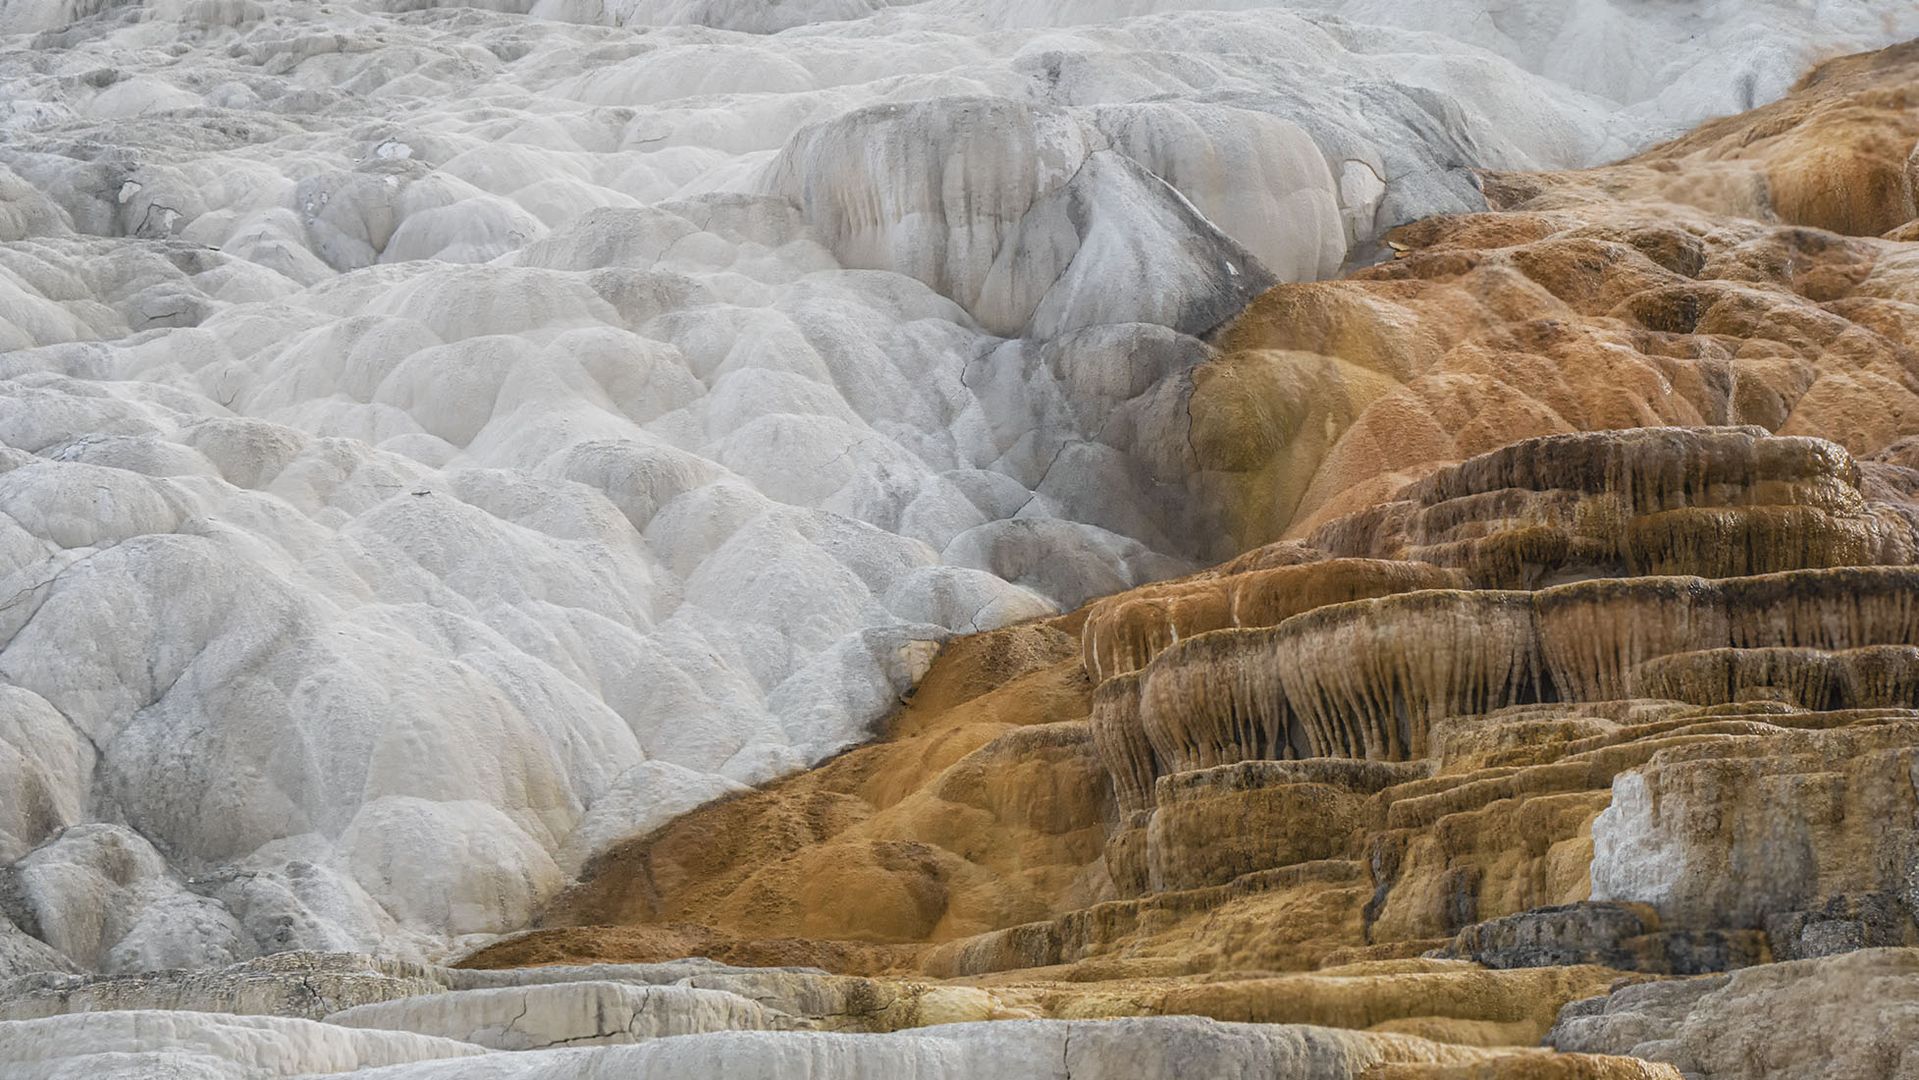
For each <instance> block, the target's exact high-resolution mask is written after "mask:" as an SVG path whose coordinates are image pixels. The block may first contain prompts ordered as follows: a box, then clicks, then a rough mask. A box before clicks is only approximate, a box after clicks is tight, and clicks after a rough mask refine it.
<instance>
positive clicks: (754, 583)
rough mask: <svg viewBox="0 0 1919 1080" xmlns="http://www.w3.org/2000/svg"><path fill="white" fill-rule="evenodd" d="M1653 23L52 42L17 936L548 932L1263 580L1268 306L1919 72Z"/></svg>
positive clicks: (1737, 18)
mask: <svg viewBox="0 0 1919 1080" xmlns="http://www.w3.org/2000/svg"><path fill="white" fill-rule="evenodd" d="M1602 6H1604V7H1605V10H1606V11H1607V12H1609V14H1607V15H1605V16H1604V17H1599V16H1595V15H1594V14H1593V12H1594V10H1595V9H1593V8H1592V6H1591V4H1589V3H1587V2H1586V0H1576V2H1575V0H1553V2H1551V3H1547V4H1543V5H1540V4H1534V5H1530V6H1529V11H1530V14H1529V15H1528V16H1527V17H1526V18H1525V19H1519V20H1505V19H1500V20H1493V19H1490V18H1481V17H1476V16H1469V17H1461V18H1451V17H1443V18H1438V17H1435V16H1434V14H1433V12H1432V11H1431V10H1429V8H1430V7H1431V5H1430V4H1428V3H1427V2H1425V0H1391V2H1388V3H1378V2H1374V0H1365V2H1360V0H1341V2H1337V3H1335V2H1328V0H1270V2H1264V3H1257V2H1254V3H1249V2H1243V0H1233V2H1229V3H1218V2H1214V0H1153V2H1136V0H1091V2H1074V3H1067V4H1041V5H1033V4H1026V3H1010V2H1002V0H918V2H914V3H892V2H887V3H881V2H878V0H780V2H772V0H699V2H691V0H688V2H679V0H675V2H670V3H669V2H661V0H649V2H646V3H640V2H634V0H619V2H612V0H606V2H602V0H330V2H329V3H326V4H323V5H322V4H315V3H311V2H309V0H4V2H0V354H4V360H3V361H0V444H4V446H3V447H0V597H5V598H6V604H5V606H4V610H3V611H0V790H8V791H14V792H20V793H21V794H19V795H18V796H17V797H14V798H9V799H6V800H4V801H0V863H4V864H5V866H4V868H3V869H0V877H3V878H4V880H3V881H0V897H4V898H5V899H4V901H0V913H4V915H5V917H6V918H7V919H8V920H9V921H11V922H13V923H14V924H16V925H17V926H18V927H19V928H20V929H21V930H22V931H23V932H24V933H26V934H27V935H28V936H29V937H32V938H34V939H35V940H39V941H41V942H43V943H46V944H49V945H50V947H52V948H53V949H54V950H55V951H56V952H58V953H60V955H61V956H63V957H64V958H65V959H64V963H67V964H71V965H74V966H77V967H81V968H84V969H89V970H102V971H115V972H118V971H126V972H133V971H140V970H146V969H153V968H167V967H212V966H221V965H225V964H230V963H234V962H238V961H244V960H246V959H248V958H249V957H252V956H255V955H259V954H270V953H274V952H278V951H283V950H288V949H311V950H342V949H348V950H377V951H382V952H386V953H391V954H394V955H403V956H407V957H410V958H412V959H416V960H424V959H434V958H441V957H444V956H446V955H448V954H450V953H451V952H453V951H457V949H458V948H460V947H462V945H463V943H464V942H463V939H464V938H465V937H466V936H467V935H475V934H478V935H490V934H497V933H501V932H506V931H510V930H514V929H517V928H519V927H522V926H524V925H526V924H527V923H528V922H529V921H530V920H531V919H532V918H533V917H534V915H535V914H536V913H537V912H538V911H539V910H541V909H543V908H544V907H545V906H547V905H548V904H549V903H550V902H551V901H553V900H554V899H555V897H556V896H557V895H558V893H559V892H560V891H561V890H562V889H563V888H564V887H566V886H567V885H568V884H569V883H570V882H571V881H573V880H574V879H575V878H576V877H577V876H578V874H579V871H580V870H581V868H582V867H583V866H584V864H585V863H586V862H587V861H588V860H589V859H591V858H592V857H594V856H596V855H599V854H601V853H603V852H604V851H605V849H606V848H607V847H608V846H609V845H611V844H613V843H614V842H615V841H617V840H619V839H622V838H624V837H626V836H628V835H630V834H632V833H635V832H644V831H648V830H650V829H652V828H655V827H657V826H659V825H662V824H664V823H665V822H667V821H669V820H671V819H672V818H673V817H674V816H676V815H678V814H680V813H683V812H685V811H687V810H689V809H691V808H692V807H694V806H697V805H700V804H702V803H705V802H708V801H711V800H713V799H716V798H720V797H723V796H726V795H729V794H735V793H738V792H740V791H741V790H743V789H745V788H746V787H748V786H751V785H756V784H763V783H765V782H767V781H770V780H773V779H775V778H778V777H781V776H785V775H789V774H792V773H794V772H797V771H799V770H802V769H804V768H807V767H809V766H813V765H817V764H819V763H821V762H822V761H824V760H826V759H828V758H830V757H831V756H833V755H835V754H837V753H840V752H842V751H844V750H847V749H848V748H850V747H853V746H856V745H859V744H861V743H864V742H867V741H870V740H871V739H872V738H874V737H875V736H877V735H879V734H881V733H882V732H883V731H884V730H885V727H886V723H887V718H888V717H889V716H890V715H891V713H892V712H893V711H894V710H895V709H896V707H897V704H898V701H899V699H900V697H901V696H902V695H903V694H905V693H906V692H907V691H908V690H909V689H910V688H911V687H912V686H913V685H914V684H915V683H916V682H917V681H919V680H920V678H921V677H922V676H923V675H925V673H926V671H927V666H928V664H929V663H930V661H931V658H932V656H933V655H934V654H935V653H936V652H937V650H938V649H939V647H940V646H941V644H942V643H943V642H945V641H946V640H947V639H949V638H950V637H951V636H952V635H954V634H962V633H972V632H976V631H982V630H989V629H993V628H996V627H1002V626H1006V625H1010V624H1013V623H1017V622H1021V621H1025V620H1030V619H1033V618H1039V617H1044V616H1049V615H1053V614H1057V613H1059V612H1061V611H1064V610H1070V609H1073V608H1077V607H1078V606H1080V605H1082V604H1084V603H1085V602H1086V601H1088V600H1090V599H1093V598H1096V597H1100V596H1105V595H1109V594H1112V593H1116V592H1120V591H1123V590H1125V589H1127V588H1129V587H1132V586H1136V585H1141V584H1144V583H1147V582H1151V581H1156V580H1161V579H1165V578H1168V577H1172V576H1177V575H1180V574H1184V573H1189V572H1191V571H1193V570H1195V569H1197V568H1199V567H1201V566H1204V565H1207V564H1209V563H1214V562H1217V561H1219V560H1221V559H1225V558H1229V557H1231V556H1234V555H1236V554H1238V553H1239V552H1240V551H1242V550H1244V549H1245V548H1247V547H1249V546H1252V545H1253V544H1254V543H1256V542H1258V541H1260V540H1263V539H1265V537H1252V536H1251V535H1250V533H1249V531H1248V530H1249V529H1251V528H1252V524H1251V522H1252V518H1250V517H1248V515H1249V514H1250V515H1255V516H1256V511H1255V509H1254V507H1253V505H1252V503H1251V502H1250V501H1249V499H1248V496H1247V485H1246V484H1245V483H1242V482H1240V481H1244V480H1247V479H1249V478H1250V473H1247V472H1246V470H1243V469H1240V467H1239V465H1237V464H1235V462H1234V461H1228V460H1222V459H1220V457H1219V455H1220V454H1221V453H1222V452H1225V451H1224V450H1222V447H1225V448H1227V449H1228V450H1230V448H1231V447H1234V446H1239V447H1241V449H1244V450H1247V451H1249V452H1255V453H1256V452H1257V451H1254V450H1253V448H1254V447H1256V446H1259V445H1264V442H1263V441H1262V439H1263V437H1247V438H1241V436H1240V435H1239V434H1237V433H1236V428H1235V424H1236V423H1237V421H1234V420H1231V419H1229V418H1224V413H1226V412H1233V411H1234V410H1236V409H1239V408H1240V404H1242V403H1241V402H1240V399H1238V398H1233V399H1232V400H1226V399H1224V398H1221V397H1220V392H1221V390H1222V389H1223V385H1222V384H1220V383H1219V380H1218V379H1217V378H1215V377H1214V376H1213V375H1212V374H1204V380H1205V385H1204V386H1201V385H1200V383H1199V381H1198V380H1200V379H1201V377H1202V374H1203V373H1209V372H1213V371H1215V370H1217V371H1218V372H1222V373H1223V372H1226V371H1228V370H1237V367H1236V366H1235V365H1230V364H1229V365H1221V364H1218V363H1216V361H1218V360H1219V359H1220V357H1221V353H1220V350H1219V348H1218V345H1219V344H1220V339H1219V334H1220V331H1221V329H1222V328H1223V327H1224V326H1226V325H1227V324H1228V323H1230V322H1232V321H1233V320H1235V319H1236V318H1237V317H1238V316H1239V315H1240V313H1241V312H1242V310H1243V309H1244V308H1246V306H1247V305H1248V304H1249V303H1252V302H1253V301H1254V300H1255V299H1256V298H1258V297H1259V296H1261V295H1262V294H1263V293H1265V292H1266V291H1267V289H1268V288H1269V287H1270V286H1272V285H1274V284H1275V283H1277V282H1310V281H1316V280H1320V279H1324V278H1328V277H1332V276H1334V275H1336V274H1338V273H1340V272H1341V271H1342V270H1343V269H1344V268H1346V267H1347V266H1348V265H1352V264H1356V263H1363V262H1367V261H1370V260H1372V259H1373V258H1374V257H1375V256H1377V255H1378V254H1379V253H1380V252H1381V251H1383V250H1385V249H1384V248H1383V247H1382V237H1383V235H1384V233H1385V232H1386V231H1387V230H1389V229H1391V228H1392V227H1394V226H1398V225H1401V224H1405V223H1408V222H1411V221H1415V220H1418V219H1421V218H1425V217H1428V216H1430V215H1434V214H1444V213H1459V212H1467V211H1475V210H1484V209H1485V208H1486V205H1487V204H1486V192H1487V190H1488V189H1487V188H1486V184H1485V181H1484V180H1483V178H1482V177H1481V176H1480V174H1479V173H1478V172H1477V171H1476V170H1482V169H1573V168H1580V167H1585V166H1591V165H1595V164H1597V163H1600V162H1603V161H1608V160H1613V159H1615V158H1617V157H1619V156H1621V155H1624V154H1627V153H1632V152H1634V151H1638V150H1642V149H1644V148H1645V147H1646V146H1647V145H1648V144H1649V143H1651V142H1653V141H1654V140H1656V139H1658V138H1662V137H1666V136H1669V135H1671V134H1675V133H1678V132H1680V131H1683V130H1685V129H1686V128H1688V127H1690V126H1691V125H1693V124H1696V123H1698V122H1699V121H1701V120H1704V119H1706V118H1708V117H1711V116H1715V115H1720V114H1723V113H1727V112H1731V111H1736V110H1738V109H1742V108H1746V107H1749V106H1750V105H1752V104H1755V103H1756V102H1757V101H1759V100H1771V99H1773V98H1775V97H1777V96H1779V95H1780V94H1781V93H1783V92H1784V90H1785V89H1786V87H1787V86H1788V84H1789V83H1790V82H1791V80H1792V79H1794V78H1796V77H1797V76H1798V75H1799V74H1800V72H1801V70H1802V69H1803V67H1804V66H1805V65H1806V64H1808V63H1810V62H1811V61H1812V60H1814V59H1816V58H1818V57H1819V56H1821V55H1825V54H1827V53H1833V52H1847V51H1851V50H1855V49H1863V48H1877V47H1883V46H1885V45H1887V44H1890V43H1892V42H1893V41H1896V40H1898V39H1899V38H1900V36H1901V35H1902V34H1909V33H1919V12H1908V11H1899V12H1893V13H1888V12H1886V11H1883V10H1881V9H1882V8H1883V6H1884V5H1882V4H1878V3H1873V2H1868V0H1845V2H1842V3H1834V4H1828V5H1825V6H1824V7H1822V8H1820V9H1819V10H1818V11H1817V12H1816V13H1815V12H1811V11H1810V10H1809V9H1806V8H1805V7H1804V6H1803V5H1802V4H1800V3H1798V2H1796V0H1764V2H1762V3H1760V4H1758V5H1757V6H1756V7H1755V6H1754V5H1741V6H1739V8H1738V9H1737V10H1733V9H1731V8H1727V9H1724V10H1717V9H1715V10H1713V11H1695V10H1693V9H1692V8H1691V7H1689V6H1686V5H1675V4H1666V3H1662V4H1654V5H1646V4H1634V5H1619V6H1614V5H1610V4H1608V5H1602ZM1467 7H1468V8H1472V5H1470V4H1469V5H1467ZM1473 10H1474V11H1475V12H1476V11H1477V9H1476V8H1475V9H1473ZM1479 14H1483V12H1480V13H1479ZM1593 41H1600V42H1603V45H1600V46H1598V47H1597V51H1594V50H1595V47H1594V46H1592V45H1591V44H1590V43H1591V42H1593ZM1653 55H1657V56H1661V57H1665V58H1666V59H1667V61H1668V63H1666V64H1665V65H1664V66H1663V67H1661V68H1660V69H1659V70H1656V71H1655V70H1652V69H1649V68H1647V67H1646V66H1645V65H1644V64H1643V63H1642V59H1643V58H1644V57H1646V56H1653ZM1728 55H1736V56H1737V57H1738V58H1739V59H1738V60H1737V62H1734V63H1727V62H1726V61H1725V59H1724V58H1725V57H1726V56H1728ZM1821 122H1822V123H1823V121H1821ZM1791 150H1792V148H1790V147H1789V148H1787V150H1786V151H1782V153H1784V152H1788V151H1791ZM1257 321H1258V320H1257V319H1255V320H1254V322H1255V323H1257ZM1235 348H1236V346H1235ZM1389 374H1392V375H1393V377H1398V373H1396V372H1394V373H1389ZM1367 385H1369V386H1370V385H1372V384H1371V383H1368V384H1367ZM1229 397H1230V395H1229ZM1888 400H1890V399H1888ZM1243 404H1246V405H1247V406H1248V407H1255V406H1254V404H1253V403H1251V402H1245V403H1243ZM1315 408H1317V407H1315ZM1297 412H1298V410H1297V409H1294V410H1293V412H1291V413H1288V412H1286V411H1285V410H1284V409H1281V410H1279V411H1277V412H1274V413H1272V415H1271V416H1270V417H1269V419H1272V420H1274V421H1276V422H1284V423H1287V424H1291V423H1293V420H1289V419H1286V418H1287V417H1289V416H1290V417H1293V419H1297V415H1296V414H1297ZM1234 415H1235V416H1236V415H1238V413H1237V412H1234ZM1655 418H1656V419H1668V418H1674V419H1677V418H1681V417H1678V416H1677V414H1673V415H1672V416H1668V415H1667V414H1666V413H1661V414H1660V415H1659V416H1658V417H1655ZM1686 419H1689V420H1696V419H1699V418H1696V417H1694V418H1686ZM1707 419H1712V418H1707ZM1573 422H1574V423H1575V424H1578V425H1581V426H1599V425H1597V424H1596V423H1595V424H1590V425H1588V424H1587V423H1586V421H1585V420H1584V419H1583V418H1575V420H1574V421H1573ZM1196 424H1197V425H1198V426H1197V427H1195V425H1196ZM1317 430H1318V429H1317V426H1316V427H1315V431H1317ZM1289 437H1290V436H1289ZM1317 437H1319V436H1318V435H1316V434H1313V435H1309V436H1308V438H1309V439H1310V438H1317ZM1446 456H1448V457H1455V456H1463V454H1462V455H1454V454H1451V453H1450V451H1449V452H1448V454H1447V455H1446ZM1236 470H1238V471H1236ZM1276 523H1277V519H1276V518H1271V517H1270V516H1269V517H1268V518H1266V519H1262V520H1261V524H1262V527H1263V526H1265V525H1274V524H1276ZM1833 542H1839V541H1838V540H1836V539H1835V540H1834V541H1833ZM1356 595H1357V594H1356ZM1046 752H1048V753H1055V754H1060V755H1066V754H1068V751H1067V750H1066V749H1064V748H1063V746H1061V745H1055V746H1053V747H1051V748H1050V749H1048V750H1047V751H1046ZM872 858H874V859H880V860H882V861H884V860H893V861H900V860H905V861H907V862H911V861H913V860H914V859H915V858H918V856H917V855H915V854H913V853H911V852H909V851H905V850H904V849H896V850H893V851H892V852H891V853H890V854H883V855H882V854H878V853H876V854H874V855H873V856H872ZM1048 858H1049V859H1050V856H1049V857H1048ZM1033 887H1034V888H1036V889H1038V890H1040V891H1041V892H1045V893H1048V894H1051V893H1052V892H1054V891H1057V890H1058V889H1059V888H1060V887H1061V886H1060V885H1059V884H1058V883H1056V882H1052V881H1039V882H1035V883H1034V886H1033ZM1089 895H1090V894H1089ZM982 902H984V901H982ZM811 909H813V910H817V909H818V905H811ZM1015 909H1017V911H1015ZM1038 913H1039V911H1038V909H1036V908H1035V907H1034V905H1033V903H1032V902H1031V901H1029V900H1028V899H1026V898H1025V897H1023V896H1021V895H1017V894H1016V895H1015V896H1013V897H1012V898H1010V899H1009V901H1008V902H1007V909H1006V910H1005V911H1000V912H994V913H993V914H992V915H991V917H990V918H987V919H984V920H983V921H976V922H974V923H972V924H970V926H971V928H975V929H977V928H983V927H984V926H987V925H1000V924H1002V923H1003V922H1004V921H1005V919H1006V918H1008V917H1015V918H1024V917H1026V916H1027V915H1033V914H1038ZM921 921H923V919H922V920H921ZM902 926H903V927H904V928H909V929H911V930H913V932H914V933H918V932H920V931H921V930H922V929H924V928H922V927H921V926H920V925H919V923H917V922H915V923H911V924H902ZM820 932H825V928H823V927H822V928H816V929H815V930H814V931H809V933H820ZM11 937H12V935H11V934H9V935H8V938H9V939H11ZM12 954H13V950H12V949H11V947H9V949H8V952H7V953H6V954H4V955H5V957H6V958H5V959H4V960H0V962H4V963H6V964H9V965H11V964H13V963H14V962H15V961H14V960H13V959H12ZM44 960H45V958H44V957H42V958H40V959H38V960H34V961H32V962H33V963H35V964H38V963H41V962H43V961H44Z"/></svg>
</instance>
